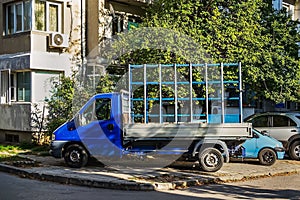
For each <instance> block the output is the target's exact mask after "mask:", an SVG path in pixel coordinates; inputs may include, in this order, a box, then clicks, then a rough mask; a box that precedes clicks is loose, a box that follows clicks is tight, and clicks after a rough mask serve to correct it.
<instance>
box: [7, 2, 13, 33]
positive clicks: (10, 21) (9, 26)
mask: <svg viewBox="0 0 300 200" xmlns="http://www.w3.org/2000/svg"><path fill="white" fill-rule="evenodd" d="M12 33H14V6H13V5H9V6H7V34H12Z"/></svg>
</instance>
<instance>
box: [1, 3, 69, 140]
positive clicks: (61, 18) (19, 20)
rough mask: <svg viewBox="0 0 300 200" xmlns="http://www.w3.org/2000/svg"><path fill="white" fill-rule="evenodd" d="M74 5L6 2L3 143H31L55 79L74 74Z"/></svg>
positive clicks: (2, 115) (2, 58)
mask: <svg viewBox="0 0 300 200" xmlns="http://www.w3.org/2000/svg"><path fill="white" fill-rule="evenodd" d="M71 3H72V2H70V1H65V0H56V1H48V0H44V1H42V0H41V1H40V0H18V1H12V0H1V1H0V19H2V20H0V32H1V33H2V34H1V35H0V119H1V120H0V141H6V142H22V141H30V140H31V136H32V131H34V130H33V129H34V128H33V124H32V123H33V122H32V121H33V119H32V118H33V117H34V115H33V113H35V112H36V110H34V109H36V108H35V107H34V106H33V105H34V104H37V105H38V108H39V109H42V108H43V106H44V101H45V99H46V98H48V97H49V95H50V91H51V84H52V81H54V80H53V79H54V78H59V76H61V75H63V74H64V75H69V74H70V72H71V59H70V58H71V55H70V53H69V52H68V51H67V50H68V49H69V47H70V40H72V39H71V37H73V35H72V29H74V27H72V26H74V21H72V20H71V19H72V18H73V17H74V14H72V13H71V10H72V9H71V8H72V7H74V5H72V4H71ZM72 23H73V24H72ZM44 114H45V113H44Z"/></svg>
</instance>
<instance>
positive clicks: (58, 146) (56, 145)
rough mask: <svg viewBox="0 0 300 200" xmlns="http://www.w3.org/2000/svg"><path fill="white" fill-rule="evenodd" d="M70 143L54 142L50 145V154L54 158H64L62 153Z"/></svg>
mask: <svg viewBox="0 0 300 200" xmlns="http://www.w3.org/2000/svg"><path fill="white" fill-rule="evenodd" d="M66 143H68V141H60V140H53V141H51V143H50V150H49V153H50V155H51V156H53V157H54V158H62V151H63V148H64V146H65V144H66Z"/></svg>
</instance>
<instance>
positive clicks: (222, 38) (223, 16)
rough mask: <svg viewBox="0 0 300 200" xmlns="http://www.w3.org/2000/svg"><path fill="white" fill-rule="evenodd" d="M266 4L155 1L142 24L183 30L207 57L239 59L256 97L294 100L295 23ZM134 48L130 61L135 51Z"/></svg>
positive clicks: (296, 68)
mask: <svg viewBox="0 0 300 200" xmlns="http://www.w3.org/2000/svg"><path fill="white" fill-rule="evenodd" d="M271 5H272V2H271V1H263V0H251V1H250V0H247V1H244V0H237V1H229V0H216V1H198V0H157V1H155V3H154V4H153V6H151V7H150V9H149V10H148V12H147V15H146V17H145V19H144V24H143V25H142V26H144V27H163V28H167V29H171V30H174V31H178V32H181V33H182V34H186V35H187V36H189V37H191V38H193V39H194V41H197V43H198V46H201V47H203V48H204V49H205V51H206V53H207V54H208V55H209V56H210V58H211V60H212V61H213V62H237V61H240V62H242V64H243V65H242V66H243V80H244V82H245V83H246V84H247V85H248V88H250V91H255V92H256V94H257V95H259V96H262V97H264V98H267V99H271V100H274V101H276V102H280V101H284V100H296V99H299V91H298V89H297V88H299V86H300V85H299V79H300V76H299V71H300V70H299V66H300V64H299V59H298V58H297V53H298V46H297V45H296V42H298V41H299V39H300V38H299V34H298V33H297V31H296V28H297V23H296V22H294V21H292V20H291V18H290V16H287V14H286V13H285V12H284V11H281V12H275V11H274V10H273V9H272V6H271ZM186 45H188V44H186ZM181 46H182V45H181ZM174 48H175V47H174ZM135 53H136V52H134V53H133V54H131V60H134V58H135V57H136V56H141V55H139V54H138V55H135ZM159 53H161V52H159ZM168 55H170V52H167V55H166V56H165V57H167V58H168ZM146 57H147V56H146ZM152 57H153V56H152ZM160 57H163V56H160ZM172 57H176V56H174V55H172ZM166 60H167V62H168V61H174V60H175V61H178V60H177V59H173V60H172V59H166ZM203 60H205V59H203ZM157 61H158V62H163V61H162V60H161V59H157ZM179 61H180V60H179ZM185 61H189V60H188V59H185ZM228 76H230V73H229V74H228Z"/></svg>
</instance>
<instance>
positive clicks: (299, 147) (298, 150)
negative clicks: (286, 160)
mask: <svg viewBox="0 0 300 200" xmlns="http://www.w3.org/2000/svg"><path fill="white" fill-rule="evenodd" d="M294 153H295V155H296V156H297V157H298V158H299V157H300V145H297V146H295V148H294Z"/></svg>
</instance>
